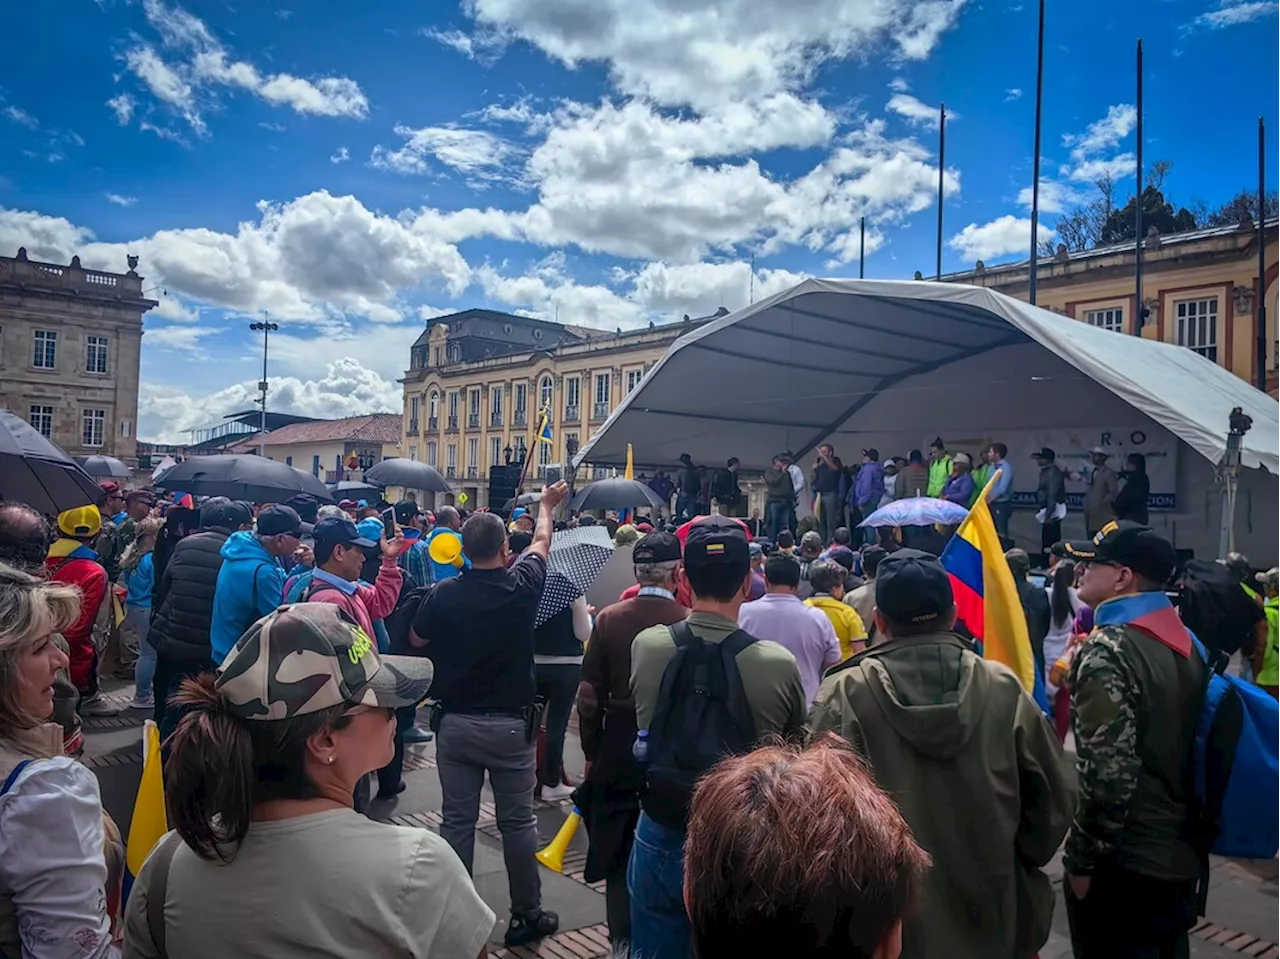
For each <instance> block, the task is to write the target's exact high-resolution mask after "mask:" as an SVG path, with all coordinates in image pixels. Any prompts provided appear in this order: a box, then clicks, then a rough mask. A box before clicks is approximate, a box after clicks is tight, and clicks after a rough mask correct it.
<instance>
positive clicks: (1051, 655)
mask: <svg viewBox="0 0 1280 959" xmlns="http://www.w3.org/2000/svg"><path fill="white" fill-rule="evenodd" d="M1044 591H1045V593H1046V594H1047V595H1048V597H1049V632H1048V633H1046V634H1045V637H1044V674H1045V675H1044V682H1045V691H1046V693H1047V694H1048V695H1049V696H1055V695H1057V692H1058V687H1057V686H1056V685H1054V684H1053V683H1051V682H1049V674H1050V672H1052V670H1053V664H1054V663H1056V662H1057V661H1058V658H1059V657H1060V656H1061V655H1062V651H1063V650H1064V649H1066V648H1067V641H1068V640H1070V639H1071V629H1072V627H1073V626H1074V625H1075V621H1076V613H1078V612H1080V607H1081V606H1083V605H1084V603H1082V602H1080V594H1079V593H1078V592H1077V591H1076V588H1075V587H1074V586H1072V587H1070V588H1069V589H1068V590H1067V596H1068V597H1069V598H1070V600H1071V615H1070V616H1068V617H1067V618H1066V619H1065V620H1063V621H1062V622H1060V623H1054V621H1053V587H1052V586H1046V587H1045V590H1044Z"/></svg>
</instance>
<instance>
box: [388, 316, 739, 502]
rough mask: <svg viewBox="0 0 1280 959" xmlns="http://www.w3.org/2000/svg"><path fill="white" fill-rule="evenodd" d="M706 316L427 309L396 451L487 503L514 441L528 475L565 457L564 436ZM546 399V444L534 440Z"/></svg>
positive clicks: (600, 412) (598, 421)
mask: <svg viewBox="0 0 1280 959" xmlns="http://www.w3.org/2000/svg"><path fill="white" fill-rule="evenodd" d="M722 312H728V311H727V310H722ZM717 315H720V314H717ZM708 319H711V317H701V318H697V319H691V318H689V317H687V316H686V317H685V318H684V319H683V320H682V321H680V322H677V323H668V324H663V325H653V324H651V325H650V326H648V327H647V328H643V329H639V330H631V331H628V332H623V331H622V330H617V331H614V332H612V333H610V332H608V331H605V330H595V329H590V328H586V327H580V326H568V325H565V324H560V323H551V322H547V321H545V320H537V319H530V318H528V317H523V316H515V315H512V314H509V313H501V312H498V311H495V310H483V309H473V310H464V311H463V312H461V313H454V314H451V315H449V316H442V317H437V318H435V319H432V320H430V321H429V322H428V324H427V328H426V329H425V330H424V331H423V332H422V335H421V336H419V337H418V339H417V341H416V342H415V343H414V344H413V347H412V349H411V351H410V360H409V369H408V370H407V371H406V372H405V375H404V378H403V379H402V380H401V383H403V384H404V429H405V438H404V445H403V447H402V449H403V451H404V452H403V455H405V456H407V457H408V458H409V459H415V460H422V461H424V462H426V463H427V464H429V465H431V466H434V467H436V468H437V469H439V470H440V472H441V473H442V474H444V476H445V478H446V479H448V480H449V483H450V485H451V486H453V488H454V489H455V490H456V491H458V492H463V493H466V494H467V500H466V502H467V503H468V505H469V506H473V507H474V506H485V505H490V504H489V499H488V476H489V468H490V467H492V466H501V465H503V464H504V463H506V462H507V461H508V460H509V459H510V458H512V457H514V458H516V459H519V457H520V451H521V450H522V449H527V450H529V451H531V452H530V455H532V456H534V458H535V459H534V463H533V464H531V466H530V476H532V477H533V478H534V479H539V478H541V477H542V476H543V474H544V473H545V471H546V468H547V467H548V466H550V465H552V464H563V463H565V462H567V459H568V456H567V450H568V448H569V446H571V445H575V444H576V445H580V444H581V443H583V442H585V441H586V439H587V437H588V436H590V435H591V433H593V432H594V431H595V430H597V429H599V428H600V426H601V425H602V424H603V423H604V421H605V420H606V419H607V418H608V416H609V414H610V413H611V412H612V411H613V409H614V407H615V406H617V405H618V404H619V403H620V402H621V401H622V398H623V397H624V396H626V395H627V394H628V393H629V392H631V391H632V390H633V389H635V387H636V386H637V385H638V384H639V383H640V380H641V378H642V377H643V376H644V374H645V373H646V372H647V371H648V370H649V368H650V367H651V366H653V364H654V363H656V362H657V361H658V359H660V358H661V356H662V355H663V353H665V352H666V350H667V347H668V346H670V345H671V344H672V343H673V342H675V340H676V338H677V337H679V336H681V335H682V334H684V333H687V332H689V331H690V330H692V329H695V328H696V327H698V326H700V325H701V324H702V323H704V322H706V321H707V320H708ZM544 409H545V410H548V411H550V414H551V428H552V436H553V438H554V441H553V442H552V443H549V444H548V443H535V441H534V433H535V431H536V430H537V428H538V419H539V413H540V411H541V410H544ZM493 505H499V506H500V505H501V504H493Z"/></svg>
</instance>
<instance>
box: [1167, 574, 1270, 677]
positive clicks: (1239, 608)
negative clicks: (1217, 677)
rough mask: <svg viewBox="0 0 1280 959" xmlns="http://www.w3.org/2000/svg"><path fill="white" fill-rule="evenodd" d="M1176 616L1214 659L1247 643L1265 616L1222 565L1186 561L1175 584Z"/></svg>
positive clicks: (1228, 655)
mask: <svg viewBox="0 0 1280 959" xmlns="http://www.w3.org/2000/svg"><path fill="white" fill-rule="evenodd" d="M1178 613H1179V615H1180V616H1181V617H1182V622H1183V623H1184V624H1185V625H1186V627H1187V629H1189V630H1191V632H1193V633H1195V635H1196V638H1197V639H1199V640H1200V642H1202V643H1204V645H1205V646H1206V647H1207V648H1208V649H1209V650H1210V653H1211V655H1213V656H1214V657H1215V659H1216V654H1218V653H1222V654H1224V655H1225V656H1227V657H1230V656H1231V654H1232V653H1234V652H1235V651H1236V650H1238V649H1240V648H1241V647H1242V646H1246V645H1247V644H1249V643H1250V641H1251V640H1252V633H1253V628H1254V626H1255V625H1256V624H1257V622H1258V621H1259V620H1261V619H1262V618H1263V616H1264V615H1265V614H1264V613H1263V612H1262V608H1261V607H1260V606H1258V604H1257V603H1255V602H1254V601H1253V600H1251V599H1250V598H1249V596H1248V595H1247V594H1246V593H1245V591H1244V590H1243V589H1242V588H1241V586H1240V582H1239V580H1237V579H1236V578H1235V577H1234V576H1232V575H1231V573H1230V571H1228V569H1227V568H1226V567H1225V566H1223V565H1222V564H1221V563H1219V562H1216V561H1214V560H1205V559H1191V560H1188V561H1187V565H1186V566H1185V567H1184V569H1183V571H1182V577H1181V579H1180V580H1179V583H1178Z"/></svg>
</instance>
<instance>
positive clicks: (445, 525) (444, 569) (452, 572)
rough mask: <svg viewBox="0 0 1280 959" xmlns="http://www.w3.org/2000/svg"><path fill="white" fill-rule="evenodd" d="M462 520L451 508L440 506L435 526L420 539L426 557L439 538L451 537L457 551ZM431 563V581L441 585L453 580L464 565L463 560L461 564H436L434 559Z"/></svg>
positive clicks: (464, 561) (460, 540) (459, 543)
mask: <svg viewBox="0 0 1280 959" xmlns="http://www.w3.org/2000/svg"><path fill="white" fill-rule="evenodd" d="M461 530H462V518H461V517H460V516H459V515H458V511H457V510H456V509H454V508H453V507H452V506H442V507H440V509H439V510H438V511H437V512H436V526H435V529H433V530H432V531H431V532H430V533H428V534H427V535H426V536H424V537H422V541H423V542H424V543H426V546H427V556H428V558H430V555H431V544H432V543H433V542H435V540H436V539H437V538H438V537H441V536H453V537H456V538H457V540H458V547H459V550H460V549H461V546H462V532H461ZM430 562H431V579H432V582H435V583H443V582H444V581H445V580H446V579H453V577H455V576H457V575H458V574H459V573H460V572H462V568H463V566H464V565H465V564H466V560H465V558H464V559H463V561H462V563H437V562H436V561H435V560H434V559H431V560H430Z"/></svg>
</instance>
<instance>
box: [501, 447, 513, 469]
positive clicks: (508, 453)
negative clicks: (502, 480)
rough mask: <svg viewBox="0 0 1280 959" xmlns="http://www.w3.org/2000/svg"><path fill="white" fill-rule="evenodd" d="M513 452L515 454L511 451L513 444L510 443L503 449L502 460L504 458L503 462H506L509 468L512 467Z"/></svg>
mask: <svg viewBox="0 0 1280 959" xmlns="http://www.w3.org/2000/svg"><path fill="white" fill-rule="evenodd" d="M512 452H513V450H512V449H511V444H510V443H508V444H507V445H506V446H504V447H502V458H503V460H504V461H505V462H506V465H507V466H510V465H511V454H512Z"/></svg>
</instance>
